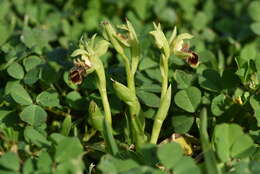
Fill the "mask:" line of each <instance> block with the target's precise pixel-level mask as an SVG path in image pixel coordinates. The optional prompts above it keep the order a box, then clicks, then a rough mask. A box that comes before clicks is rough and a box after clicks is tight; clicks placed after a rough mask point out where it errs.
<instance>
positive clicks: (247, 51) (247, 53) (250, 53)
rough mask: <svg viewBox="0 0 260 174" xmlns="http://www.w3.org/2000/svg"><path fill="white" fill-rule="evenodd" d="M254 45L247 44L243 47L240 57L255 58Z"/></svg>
mask: <svg viewBox="0 0 260 174" xmlns="http://www.w3.org/2000/svg"><path fill="white" fill-rule="evenodd" d="M256 53H257V50H256V47H255V45H254V44H248V45H245V46H244V47H243V49H242V50H241V53H240V57H241V58H242V59H244V60H246V61H248V60H250V59H252V60H255V57H256Z"/></svg>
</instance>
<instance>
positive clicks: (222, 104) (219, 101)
mask: <svg viewBox="0 0 260 174" xmlns="http://www.w3.org/2000/svg"><path fill="white" fill-rule="evenodd" d="M231 102H232V101H230V100H228V98H227V97H226V96H225V95H224V94H220V95H218V96H216V97H214V98H213V100H212V103H211V112H212V113H213V114H214V115H215V116H220V115H222V114H223V113H224V112H225V111H227V110H228V109H229V108H230V105H231Z"/></svg>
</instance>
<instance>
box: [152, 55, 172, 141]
mask: <svg viewBox="0 0 260 174" xmlns="http://www.w3.org/2000/svg"><path fill="white" fill-rule="evenodd" d="M168 60H169V57H168V56H167V57H166V56H165V55H164V54H162V55H161V59H160V70H161V75H162V89H161V99H160V107H159V109H158V111H157V114H156V116H155V120H154V124H153V129H152V136H151V140H150V143H153V144H156V143H157V140H158V137H159V134H160V131H161V127H162V124H163V122H164V120H165V118H166V115H167V112H168V110H169V107H170V102H171V89H168V90H170V94H167V88H168V74H169V73H168V72H169V67H168ZM169 88H170V87H169ZM165 100H167V102H168V103H165V102H166V101H165Z"/></svg>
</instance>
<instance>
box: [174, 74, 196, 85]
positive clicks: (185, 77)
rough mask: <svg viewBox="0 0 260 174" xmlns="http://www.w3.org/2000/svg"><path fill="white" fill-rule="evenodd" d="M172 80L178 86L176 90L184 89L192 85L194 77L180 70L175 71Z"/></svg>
mask: <svg viewBox="0 0 260 174" xmlns="http://www.w3.org/2000/svg"><path fill="white" fill-rule="evenodd" d="M174 78H175V80H176V82H177V84H178V88H179V89H185V88H188V87H190V86H191V85H192V82H193V80H194V75H192V74H189V73H186V72H185V71H182V70H176V71H175V73H174Z"/></svg>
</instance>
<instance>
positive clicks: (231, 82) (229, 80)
mask: <svg viewBox="0 0 260 174" xmlns="http://www.w3.org/2000/svg"><path fill="white" fill-rule="evenodd" d="M221 79H222V80H221V85H222V88H223V89H232V88H236V87H237V86H238V85H239V83H240V79H239V77H238V76H237V75H236V74H235V72H234V71H233V70H229V69H226V70H224V72H223V74H222V77H221Z"/></svg>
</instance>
